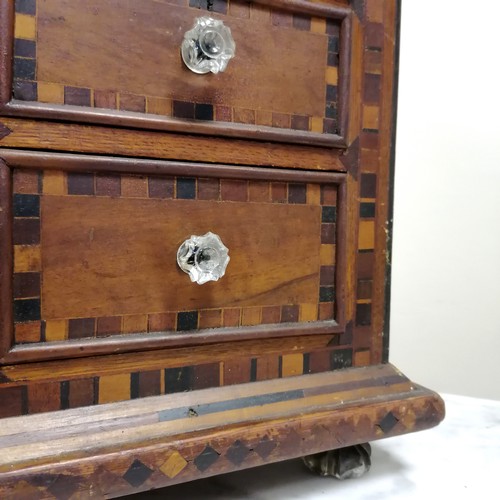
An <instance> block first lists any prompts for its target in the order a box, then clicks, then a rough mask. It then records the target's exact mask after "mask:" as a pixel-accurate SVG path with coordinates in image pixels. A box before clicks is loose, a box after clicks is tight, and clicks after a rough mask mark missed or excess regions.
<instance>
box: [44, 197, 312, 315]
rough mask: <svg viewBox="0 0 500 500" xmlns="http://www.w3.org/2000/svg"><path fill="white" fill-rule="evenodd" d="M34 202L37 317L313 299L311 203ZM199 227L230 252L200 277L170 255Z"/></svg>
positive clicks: (73, 199) (55, 199) (68, 199)
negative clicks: (212, 278) (210, 275)
mask: <svg viewBox="0 0 500 500" xmlns="http://www.w3.org/2000/svg"><path fill="white" fill-rule="evenodd" d="M41 210H42V214H43V215H42V221H43V222H42V235H41V237H42V242H43V243H42V268H43V286H42V297H43V305H42V315H43V318H45V319H57V318H85V317H96V316H117V315H123V314H144V313H145V312H147V313H153V312H164V311H182V310H184V311H191V310H197V309H213V308H221V307H223V308H225V307H235V306H238V307H242V306H263V305H281V304H303V303H313V304H314V303H317V301H318V289H319V267H320V264H319V250H320V232H321V231H320V225H321V213H320V207H319V206H309V205H280V204H259V203H241V202H240V203H238V202H210V201H196V202H193V201H190V200H141V199H133V198H120V199H112V198H93V197H85V196H81V197H77V196H73V197H64V196H43V197H42V206H41ZM82 214H85V217H84V218H82ZM297 227H300V228H301V230H300V231H297ZM207 231H212V232H213V233H215V234H217V235H219V236H220V237H221V239H222V241H223V243H224V244H225V245H226V246H227V247H228V248H229V255H230V259H231V260H230V262H229V264H228V267H227V271H226V275H225V276H224V277H223V278H222V279H221V280H219V281H217V282H210V283H207V284H205V285H203V286H199V285H197V284H196V283H192V282H191V281H190V279H189V277H188V276H187V275H186V274H185V273H184V272H182V271H181V270H180V269H179V268H178V265H177V260H176V255H177V250H178V248H179V246H180V245H181V244H182V242H183V241H184V240H186V239H187V238H189V237H190V236H191V235H203V234H205V233H206V232H207ZM110 243H111V244H110Z"/></svg>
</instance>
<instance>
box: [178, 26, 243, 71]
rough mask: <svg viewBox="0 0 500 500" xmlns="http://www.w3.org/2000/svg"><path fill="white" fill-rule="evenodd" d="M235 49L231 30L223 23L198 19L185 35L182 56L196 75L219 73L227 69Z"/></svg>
mask: <svg viewBox="0 0 500 500" xmlns="http://www.w3.org/2000/svg"><path fill="white" fill-rule="evenodd" d="M235 49H236V45H235V43H234V40H233V37H232V35H231V30H230V29H229V28H228V27H227V26H224V23H223V22H222V21H219V20H218V19H212V18H211V17H198V18H197V19H196V21H195V24H194V26H193V28H192V29H191V30H189V31H187V32H186V33H185V34H184V40H183V41H182V46H181V55H182V60H183V61H184V63H185V64H186V66H187V67H188V68H189V69H190V70H191V71H193V72H194V73H199V74H203V73H208V72H209V71H211V72H212V73H218V72H219V71H224V70H225V69H226V67H227V63H228V61H229V59H231V58H232V57H234V51H235Z"/></svg>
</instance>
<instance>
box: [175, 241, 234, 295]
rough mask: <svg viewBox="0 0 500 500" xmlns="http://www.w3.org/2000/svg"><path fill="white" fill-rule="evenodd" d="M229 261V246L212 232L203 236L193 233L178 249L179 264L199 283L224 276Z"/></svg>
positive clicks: (192, 279)
mask: <svg viewBox="0 0 500 500" xmlns="http://www.w3.org/2000/svg"><path fill="white" fill-rule="evenodd" d="M228 262H229V255H228V249H227V247H225V246H224V243H222V240H221V239H220V238H219V236H217V235H216V234H214V233H211V232H208V233H207V234H204V235H203V236H194V235H192V236H191V238H189V239H187V240H186V241H185V242H184V243H183V244H182V245H181V246H180V247H179V250H177V264H179V267H180V268H181V269H182V270H183V271H184V272H185V273H187V274H189V277H190V278H191V281H193V282H196V283H198V285H203V283H206V282H207V281H217V280H219V279H220V278H222V276H224V273H225V272H226V267H227V264H228Z"/></svg>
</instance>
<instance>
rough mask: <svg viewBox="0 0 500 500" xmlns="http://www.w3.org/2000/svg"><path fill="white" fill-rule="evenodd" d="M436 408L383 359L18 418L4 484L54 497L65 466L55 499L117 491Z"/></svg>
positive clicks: (394, 430) (315, 443)
mask: <svg viewBox="0 0 500 500" xmlns="http://www.w3.org/2000/svg"><path fill="white" fill-rule="evenodd" d="M443 416H444V407H443V402H442V400H441V399H440V398H439V396H437V395H436V394H435V393H432V392H431V391H429V390H427V389H424V388H421V387H419V386H417V385H415V384H413V383H412V382H410V381H409V380H408V379H407V378H406V377H405V376H404V375H402V374H401V373H400V372H398V371H397V370H395V369H394V368H393V367H392V366H390V365H386V366H372V367H369V368H358V369H353V370H343V371H341V372H336V373H329V374H318V375H311V376H308V377H291V378H288V379H283V380H281V381H267V382H257V383H254V384H242V385H241V384H240V385H236V386H233V387H231V388H225V389H224V390H220V389H211V390H202V391H194V392H191V393H188V394H184V395H176V396H160V397H153V398H147V399H143V400H137V401H133V402H132V401H131V402H126V403H115V404H111V405H102V406H101V407H98V408H95V409H91V410H89V412H88V413H87V414H82V412H81V411H79V410H68V411H66V412H64V413H59V412H56V413H52V414H48V415H40V416H36V415H35V416H29V417H18V418H16V419H11V420H10V421H7V422H6V425H5V426H3V427H2V430H1V432H0V443H1V445H2V449H3V453H2V457H1V458H0V492H2V493H6V494H7V495H8V497H9V495H10V498H14V499H17V498H22V497H21V495H23V494H24V495H26V493H27V492H30V494H31V495H32V496H33V495H38V496H40V497H44V496H45V495H46V496H49V495H50V494H52V492H53V491H54V486H53V481H48V479H49V478H54V477H55V476H56V475H57V476H56V477H61V476H59V474H61V473H64V476H62V477H63V478H64V481H63V480H59V482H58V488H57V491H58V494H57V496H58V497H60V495H63V494H64V495H65V496H68V495H69V494H75V493H76V492H79V493H83V494H85V492H88V491H89V488H90V485H92V491H93V492H95V493H96V494H98V495H99V496H101V497H108V496H120V495H123V494H126V493H132V492H140V491H145V490H148V489H151V488H154V487H160V486H166V485H169V484H175V483H178V482H183V481H188V480H192V479H196V478H200V477H207V476H210V475H214V474H220V473H222V472H229V471H232V470H236V469H240V468H245V467H252V466H256V465H262V464H265V463H271V462H274V461H277V460H283V459H284V458H291V457H297V456H301V455H306V454H310V453H315V452H319V451H323V450H328V449H334V448H338V447H339V446H349V445H353V444H356V443H361V442H366V441H369V440H375V439H380V438H384V437H390V436H396V435H399V434H404V433H407V432H413V431H417V430H422V429H426V428H429V427H433V426H434V425H436V424H438V423H439V422H440V420H441V419H442V418H443ZM221 422H223V424H222V425H221ZM125 450H126V451H125ZM89 454H91V455H92V456H91V458H87V457H88V455H89ZM21 478H22V482H20V479H21ZM43 479H46V480H47V481H44V480H43Z"/></svg>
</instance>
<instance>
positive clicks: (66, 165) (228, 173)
mask: <svg viewBox="0 0 500 500" xmlns="http://www.w3.org/2000/svg"><path fill="white" fill-rule="evenodd" d="M0 156H1V157H2V158H4V159H5V160H6V161H7V163H8V164H9V166H15V167H25V168H42V169H48V170H62V171H77V172H80V171H86V172H89V171H93V172H123V173H136V174H141V175H144V174H156V175H172V176H180V177H186V176H189V177H218V178H221V179H243V180H246V179H252V180H255V179H259V180H269V181H280V182H288V181H290V182H308V183H332V184H342V183H343V182H345V180H346V175H345V174H343V173H336V172H318V171H300V170H288V169H280V170H274V169H263V168H259V167H251V166H247V167H246V166H231V165H228V164H224V163H220V164H218V165H211V164H207V163H194V162H183V161H168V160H148V159H139V158H104V157H102V156H95V155H90V154H66V153H45V152H36V151H22V150H16V151H13V150H6V149H0ZM226 159H227V158H226ZM231 159H232V157H231Z"/></svg>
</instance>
